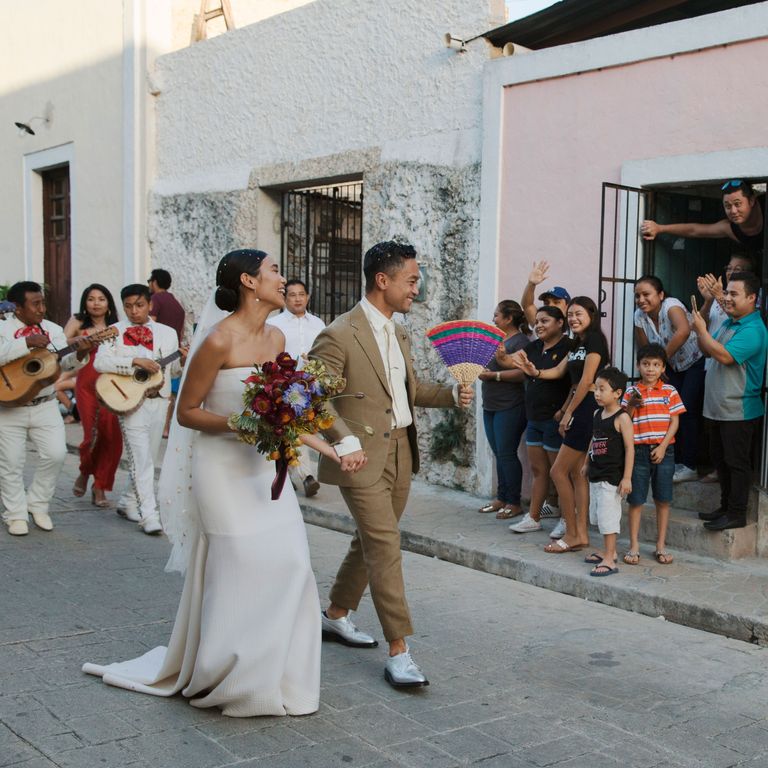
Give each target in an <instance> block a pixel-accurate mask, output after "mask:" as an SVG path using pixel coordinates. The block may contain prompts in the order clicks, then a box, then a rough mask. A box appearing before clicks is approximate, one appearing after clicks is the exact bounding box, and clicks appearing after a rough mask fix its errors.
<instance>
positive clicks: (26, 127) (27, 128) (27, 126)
mask: <svg viewBox="0 0 768 768" xmlns="http://www.w3.org/2000/svg"><path fill="white" fill-rule="evenodd" d="M35 120H40V121H41V122H43V123H45V124H48V123H50V122H51V119H50V118H49V117H39V116H38V117H30V118H29V120H27V121H26V122H25V123H20V122H15V123H14V125H15V126H16V127H17V128H18V129H19V136H24V135H27V134H28V135H30V136H34V135H35V131H34V130H33V128H32V123H34V122H35Z"/></svg>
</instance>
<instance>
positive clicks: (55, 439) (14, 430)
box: [0, 281, 91, 536]
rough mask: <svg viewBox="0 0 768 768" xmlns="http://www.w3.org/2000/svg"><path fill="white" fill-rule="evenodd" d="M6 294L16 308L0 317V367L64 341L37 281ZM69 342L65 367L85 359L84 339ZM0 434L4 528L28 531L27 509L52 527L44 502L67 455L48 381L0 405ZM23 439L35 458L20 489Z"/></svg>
mask: <svg viewBox="0 0 768 768" xmlns="http://www.w3.org/2000/svg"><path fill="white" fill-rule="evenodd" d="M8 299H9V300H10V301H12V302H13V304H14V305H15V307H16V309H15V311H14V314H13V315H9V316H8V319H7V320H4V321H3V322H2V323H0V368H2V367H3V366H5V365H7V364H8V363H11V362H12V361H14V360H19V359H21V358H24V357H26V356H27V355H28V354H29V352H30V350H32V349H35V348H38V349H49V350H50V351H53V352H55V351H57V350H64V348H65V347H67V339H66V337H65V336H64V329H63V328H62V327H61V326H60V325H56V323H52V322H51V321H50V320H46V319H45V298H44V297H43V290H42V288H41V286H40V285H39V284H38V283H33V282H30V281H25V282H20V283H16V284H15V285H12V286H11V288H10V289H9V291H8ZM72 346H73V347H74V348H75V350H77V351H76V352H72V353H70V354H67V355H64V356H63V357H62V359H61V367H62V368H63V369H64V370H65V371H68V370H76V369H78V368H81V367H82V366H83V365H84V364H85V363H86V362H87V361H88V350H89V349H90V348H91V343H90V342H89V341H87V340H86V339H81V340H79V341H78V342H76V343H75V344H73V345H72ZM3 380H4V381H5V382H6V386H7V385H8V382H9V381H10V380H9V379H8V377H7V376H6V375H5V374H3ZM0 434H2V439H0V496H2V500H3V505H4V506H5V514H4V515H3V521H4V522H5V524H6V525H7V526H8V533H10V534H11V535H12V536H25V535H26V534H27V533H28V532H29V523H28V520H29V515H31V516H32V520H33V521H34V523H35V525H36V526H37V527H38V528H40V530H43V531H50V530H52V529H53V523H52V521H51V518H50V515H49V514H48V506H49V504H50V501H51V498H52V497H53V492H54V490H55V488H56V480H57V479H58V477H59V473H60V472H61V468H62V466H63V465H64V459H65V458H66V455H67V444H66V438H65V434H64V422H63V421H62V419H61V414H60V413H59V406H58V403H57V402H56V395H55V393H54V388H53V384H50V385H48V386H47V387H44V388H43V389H41V390H40V391H39V392H38V393H37V395H36V396H35V397H33V398H32V399H30V400H27V401H26V402H25V403H23V404H22V405H18V406H16V407H9V408H0ZM27 439H30V440H31V441H32V444H33V445H34V446H35V449H36V450H37V456H38V460H37V468H36V470H35V474H34V477H33V478H32V482H31V483H30V485H29V487H28V488H27V490H26V491H25V490H24V463H25V460H26V458H27Z"/></svg>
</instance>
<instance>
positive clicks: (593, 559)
mask: <svg viewBox="0 0 768 768" xmlns="http://www.w3.org/2000/svg"><path fill="white" fill-rule="evenodd" d="M604 559H605V558H604V557H603V556H602V555H599V554H598V553H597V552H593V553H592V554H591V555H587V556H586V557H585V558H584V562H585V563H589V564H590V565H600V563H602V562H603V560H604Z"/></svg>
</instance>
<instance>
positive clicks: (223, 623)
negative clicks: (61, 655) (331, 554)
mask: <svg viewBox="0 0 768 768" xmlns="http://www.w3.org/2000/svg"><path fill="white" fill-rule="evenodd" d="M249 373H250V370H249V369H247V368H231V369H224V370H221V371H220V372H219V374H218V375H217V377H216V380H215V382H214V384H213V387H212V388H211V391H210V392H209V394H208V397H207V398H206V402H205V408H206V410H209V411H212V412H214V413H218V414H229V413H231V412H233V411H239V410H241V409H242V392H243V387H244V385H243V379H244V378H245V377H246V376H247V375H248V374H249ZM274 473H275V470H274V463H272V462H269V461H267V460H266V459H265V458H264V456H262V455H261V454H259V453H258V452H257V451H256V449H255V448H253V447H252V446H249V445H245V444H244V443H241V442H238V441H237V439H236V438H235V436H234V434H232V435H206V434H203V433H201V434H199V435H197V437H196V439H195V443H194V449H193V458H192V465H191V472H190V474H191V479H190V482H191V483H192V491H193V493H194V494H195V496H196V501H197V506H198V507H199V510H200V519H201V520H200V522H201V531H202V532H201V534H200V535H199V537H198V538H197V541H196V542H195V543H194V544H193V545H192V547H191V555H190V559H189V562H188V565H187V573H186V580H185V582H184V590H183V592H182V596H181V602H180V604H179V609H178V612H177V614H176V622H175V624H174V627H173V632H172V634H171V639H170V642H169V645H168V648H165V647H162V646H161V647H158V648H155V649H153V650H151V651H149V652H148V653H146V654H144V655H143V656H140V657H139V658H137V659H132V660H130V661H125V662H119V663H115V664H109V665H106V666H100V665H97V664H85V665H84V666H83V671H84V672H87V673H89V674H93V675H99V676H100V677H101V678H102V680H103V681H104V682H105V683H107V684H109V685H115V686H119V687H121V688H127V689H129V690H132V691H139V692H142V693H148V694H152V695H155V696H172V695H174V694H176V693H178V692H181V693H182V694H183V695H184V696H186V697H187V698H189V700H190V704H192V706H195V707H220V708H221V710H222V713H223V714H225V715H230V716H232V717H250V716H254V715H286V714H287V715H303V714H308V713H310V712H315V711H316V710H317V708H318V704H319V690H320V642H321V637H320V605H319V600H318V594H317V585H316V583H315V578H314V574H313V573H312V567H311V564H310V559H309V548H308V545H307V536H306V531H305V529H304V521H303V519H302V517H301V511H300V509H299V505H298V502H297V500H296V494H295V492H294V491H293V488H292V487H291V484H290V483H287V484H286V486H285V488H284V490H283V492H282V495H281V497H280V499H278V500H277V501H271V499H270V486H271V483H272V479H273V478H274Z"/></svg>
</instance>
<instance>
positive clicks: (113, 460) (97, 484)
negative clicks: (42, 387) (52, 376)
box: [64, 283, 123, 507]
mask: <svg viewBox="0 0 768 768" xmlns="http://www.w3.org/2000/svg"><path fill="white" fill-rule="evenodd" d="M117 320H118V317H117V308H116V307H115V300H114V299H113V298H112V294H111V293H110V292H109V290H108V289H107V288H105V287H104V286H103V285H99V284H98V283H93V284H92V285H89V286H88V287H87V288H86V289H85V290H84V291H83V295H82V296H81V297H80V311H79V312H77V313H75V315H74V316H73V317H71V318H70V319H69V321H68V322H67V324H66V326H65V327H64V334H65V335H66V337H67V339H71V338H74V337H76V336H81V335H83V334H85V335H89V334H92V333H96V332H97V331H103V330H104V329H105V328H107V327H108V326H110V325H112V324H113V323H116V322H117ZM95 357H96V355H95V354H94V353H91V357H90V360H89V361H88V364H87V365H86V366H85V367H83V368H81V369H80V370H79V371H78V372H77V383H76V384H75V402H76V403H77V410H78V413H79V414H80V423H81V424H82V425H83V442H82V443H80V475H79V476H78V478H77V480H75V485H74V487H73V488H72V493H74V494H75V496H83V495H85V492H86V490H87V488H88V478H89V477H90V476H91V475H93V486H92V488H91V502H92V503H93V504H94V505H95V506H97V507H108V506H109V501H108V499H107V498H106V496H105V491H111V490H112V484H113V483H114V480H115V472H116V471H117V465H118V464H119V463H120V457H121V456H122V453H123V436H122V434H121V433H120V425H119V424H118V421H117V416H115V414H114V413H112V412H111V411H110V410H108V409H107V408H106V407H105V406H103V405H102V404H101V403H100V402H99V400H98V398H97V397H96V388H95V386H96V379H97V378H98V376H99V374H98V373H97V372H96V371H95V370H94V368H93V360H94V358H95Z"/></svg>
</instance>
